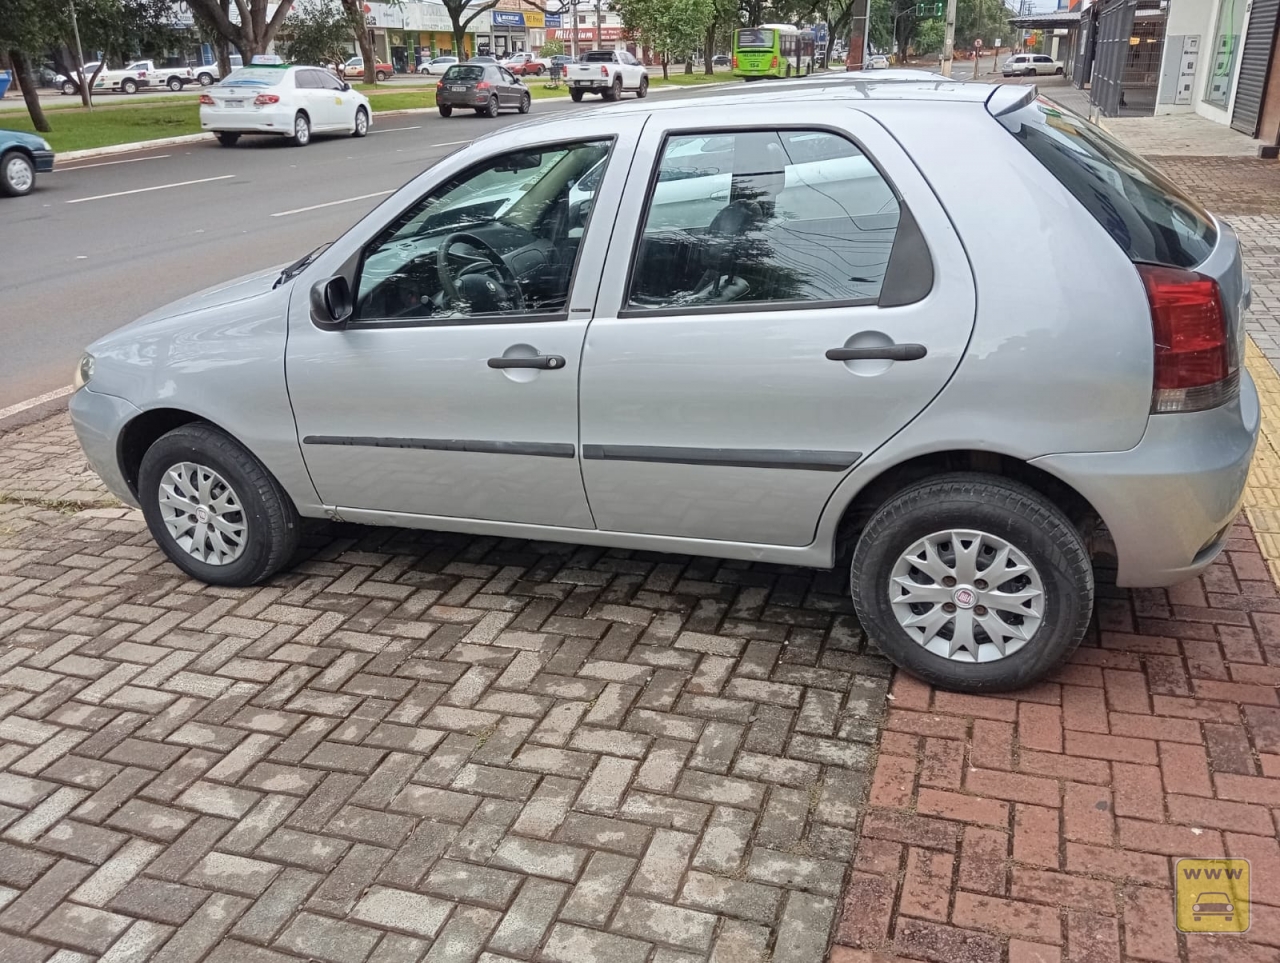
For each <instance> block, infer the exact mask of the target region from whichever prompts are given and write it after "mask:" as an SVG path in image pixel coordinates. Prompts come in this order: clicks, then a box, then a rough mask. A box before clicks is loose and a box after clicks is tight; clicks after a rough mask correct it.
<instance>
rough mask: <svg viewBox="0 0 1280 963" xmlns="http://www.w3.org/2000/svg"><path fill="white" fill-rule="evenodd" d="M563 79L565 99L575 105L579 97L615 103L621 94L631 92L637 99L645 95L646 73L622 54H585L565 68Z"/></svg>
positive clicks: (631, 57)
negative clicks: (566, 84)
mask: <svg viewBox="0 0 1280 963" xmlns="http://www.w3.org/2000/svg"><path fill="white" fill-rule="evenodd" d="M565 76H566V77H567V79H568V81H569V96H570V97H572V98H573V100H574V101H575V102H577V101H580V100H582V96H583V94H599V95H600V96H601V97H602V98H604V99H605V100H618V99H619V98H621V97H622V92H623V91H624V90H632V91H635V95H636V96H637V97H647V96H648V95H649V72H648V71H647V70H645V68H644V64H642V63H641V62H640V61H639V60H637V59H636V58H635V57H633V56H632V55H631V54H630V53H628V52H627V51H625V50H588V51H587V52H586V53H584V54H583V55H582V56H580V57H579V58H578V62H577V63H573V64H570V65H569V69H568V71H567V72H566V74H565Z"/></svg>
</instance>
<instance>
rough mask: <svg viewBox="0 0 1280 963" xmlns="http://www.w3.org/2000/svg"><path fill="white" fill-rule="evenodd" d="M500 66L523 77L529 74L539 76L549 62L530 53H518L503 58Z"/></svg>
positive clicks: (548, 65) (547, 67)
mask: <svg viewBox="0 0 1280 963" xmlns="http://www.w3.org/2000/svg"><path fill="white" fill-rule="evenodd" d="M502 66H504V67H506V68H507V69H508V70H510V71H511V72H512V73H513V74H515V75H516V76H517V77H524V76H527V75H529V74H533V75H535V76H537V77H541V76H542V75H543V74H545V73H546V72H547V70H548V69H549V68H550V66H551V62H550V61H549V60H541V59H539V58H538V57H535V56H534V55H533V54H531V53H518V54H512V55H511V56H510V57H508V58H507V59H506V60H504V61H503V62H502Z"/></svg>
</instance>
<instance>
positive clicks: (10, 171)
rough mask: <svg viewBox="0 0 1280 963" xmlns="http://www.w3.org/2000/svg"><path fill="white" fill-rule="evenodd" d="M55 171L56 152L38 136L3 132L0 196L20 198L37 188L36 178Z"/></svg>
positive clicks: (13, 131) (23, 132) (0, 145)
mask: <svg viewBox="0 0 1280 963" xmlns="http://www.w3.org/2000/svg"><path fill="white" fill-rule="evenodd" d="M51 170H53V148H51V147H50V146H49V142H48V141H46V140H45V139H44V138H43V137H40V136H39V135H37V134H28V133H26V132H25V131H21V130H0V195H4V196H8V197H21V196H22V195H23V194H30V193H31V191H32V189H33V188H34V187H35V186H36V174H37V173H41V174H44V173H48V172H49V171H51Z"/></svg>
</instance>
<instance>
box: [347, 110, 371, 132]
mask: <svg viewBox="0 0 1280 963" xmlns="http://www.w3.org/2000/svg"><path fill="white" fill-rule="evenodd" d="M368 133H369V112H368V111H367V110H365V109H364V108H363V107H357V108H356V122H355V127H354V128H353V129H352V131H351V136H352V137H364V136H366V135H368Z"/></svg>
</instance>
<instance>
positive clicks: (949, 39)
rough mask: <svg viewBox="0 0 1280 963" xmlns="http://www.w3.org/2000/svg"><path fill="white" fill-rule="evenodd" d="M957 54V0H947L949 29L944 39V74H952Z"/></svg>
mask: <svg viewBox="0 0 1280 963" xmlns="http://www.w3.org/2000/svg"><path fill="white" fill-rule="evenodd" d="M955 55H956V0H947V30H946V33H945V34H943V39H942V76H944V77H950V76H951V61H952V60H954V59H955Z"/></svg>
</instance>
